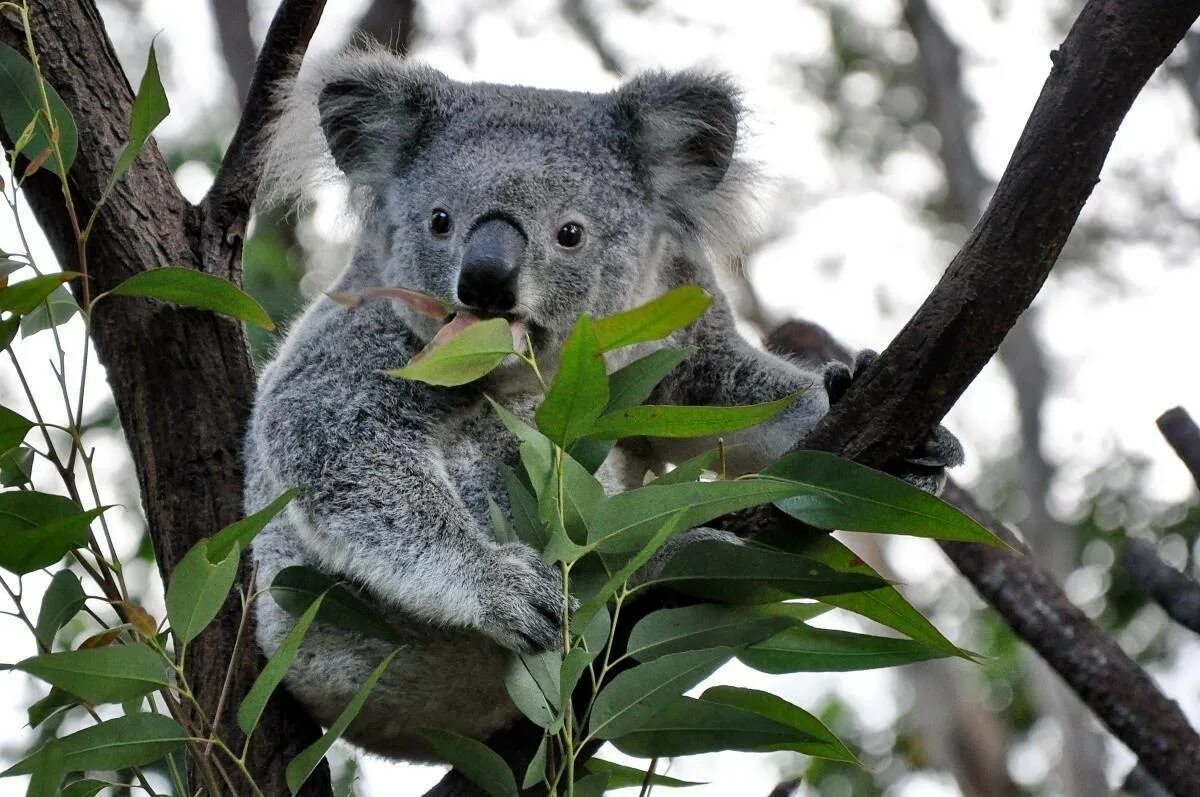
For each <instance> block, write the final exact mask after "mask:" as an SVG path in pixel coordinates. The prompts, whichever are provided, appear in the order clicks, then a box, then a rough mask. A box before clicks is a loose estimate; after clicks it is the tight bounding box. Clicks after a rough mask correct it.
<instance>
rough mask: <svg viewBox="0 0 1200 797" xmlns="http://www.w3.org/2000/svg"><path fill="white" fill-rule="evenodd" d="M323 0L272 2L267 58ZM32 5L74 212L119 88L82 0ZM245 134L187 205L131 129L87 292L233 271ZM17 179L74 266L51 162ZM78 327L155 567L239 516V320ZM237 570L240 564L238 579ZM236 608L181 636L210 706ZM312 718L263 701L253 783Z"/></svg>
mask: <svg viewBox="0 0 1200 797" xmlns="http://www.w3.org/2000/svg"><path fill="white" fill-rule="evenodd" d="M322 5H323V3H321V2H311V1H309V2H287V3H285V4H284V7H283V8H284V10H285V11H286V13H285V11H281V13H280V15H279V18H278V19H281V20H282V24H283V27H284V29H283V30H279V31H277V32H276V35H275V38H274V41H275V44H276V46H277V47H279V48H280V51H283V50H287V52H276V53H275V55H276V57H277V58H276V60H274V61H272V62H270V64H271V65H272V66H273V67H274V68H275V69H276V70H278V68H280V67H281V66H283V64H284V61H281V60H279V59H285V60H287V59H292V58H294V57H295V56H298V55H300V54H302V53H303V50H304V47H305V46H306V44H307V38H305V37H304V35H303V32H304V29H305V25H306V24H307V26H308V29H309V32H311V26H312V25H314V24H315V20H316V18H318V17H319V14H320V8H321V6H322ZM31 6H32V12H33V13H32V17H33V18H32V25H33V37H34V42H35V45H36V47H37V49H38V51H39V53H40V55H41V64H42V70H43V73H44V74H45V76H46V78H47V80H49V81H50V83H52V84H53V85H54V87H55V88H56V89H57V90H58V92H59V94H60V95H61V96H62V98H63V101H64V102H65V103H66V105H67V107H68V108H69V109H70V111H71V114H72V116H73V117H74V119H75V123H76V126H77V128H78V130H79V142H80V146H79V154H78V156H77V158H76V160H75V163H74V165H73V166H72V168H71V170H70V173H69V184H70V189H71V193H72V197H73V201H74V203H75V207H76V208H77V210H78V212H79V214H80V215H81V216H82V217H83V218H85V219H86V218H87V217H88V215H89V214H90V213H91V212H92V209H93V208H94V207H95V206H96V203H97V202H98V200H99V198H100V196H101V194H102V192H103V189H104V186H105V184H106V183H107V180H108V176H109V173H110V172H111V169H112V164H113V163H114V162H115V160H116V157H117V154H118V152H119V150H120V148H121V146H122V145H123V144H124V142H125V136H126V131H127V129H128V124H129V114H130V109H131V107H132V102H133V92H132V90H131V89H130V85H129V81H128V80H127V78H126V76H125V74H124V72H123V71H122V70H121V66H120V64H119V63H118V61H117V56H116V54H115V52H114V51H113V48H112V45H111V42H110V41H109V40H108V37H107V35H106V33H105V31H104V27H103V23H102V21H101V18H100V14H99V12H98V11H97V10H96V7H95V5H94V4H93V3H92V2H91V1H90V0H82V1H81V0H53V1H51V0H46V1H45V2H34V3H31ZM298 20H299V21H298ZM23 37H24V34H23V32H22V31H21V30H19V28H18V26H17V24H16V23H15V22H14V21H13V20H12V19H10V18H8V17H4V18H3V19H2V21H0V41H4V42H5V43H7V44H10V45H12V46H14V47H16V48H18V49H20V50H22V51H23V50H24V38H23ZM287 63H290V60H287ZM285 68H286V67H285ZM281 75H282V73H280V72H278V71H276V72H275V76H276V77H279V76H281ZM270 78H271V74H270V71H267V72H264V80H269V79H270ZM260 123H261V122H260ZM243 127H245V122H243ZM252 129H253V128H250V130H251V132H252ZM242 130H243V128H239V134H240V133H241V132H242ZM244 139H245V137H235V144H234V145H233V147H231V153H230V158H231V159H232V160H230V161H227V164H226V166H227V167H228V166H230V164H231V163H232V164H233V166H234V167H235V169H234V170H233V171H229V172H228V176H227V178H226V179H225V180H224V181H222V179H221V178H220V177H218V185H219V186H222V187H223V191H222V193H220V194H218V198H219V200H220V202H219V203H218V204H217V205H216V206H215V207H200V208H197V207H193V206H191V205H190V204H189V203H188V202H187V201H186V200H185V199H184V198H183V196H182V195H181V194H180V193H179V190H178V189H177V188H176V186H175V183H174V181H173V180H172V178H171V174H170V172H169V171H168V170H167V167H166V164H165V162H164V161H163V158H162V155H161V154H160V153H159V151H158V148H157V146H156V145H155V144H154V142H153V141H151V142H149V143H148V144H147V145H146V148H145V149H144V150H143V152H142V154H141V156H140V157H139V158H138V160H137V163H136V164H135V165H134V167H133V168H132V169H131V170H130V171H129V174H128V175H127V176H126V177H125V179H124V180H123V181H122V182H121V183H120V184H119V185H118V186H117V187H116V190H115V191H114V192H113V194H112V196H111V197H110V198H109V200H108V202H107V203H106V204H105V205H104V207H103V208H102V209H101V211H100V214H99V217H98V220H97V222H96V225H95V228H94V230H93V232H92V235H91V238H90V242H89V247H88V252H87V257H88V263H89V264H90V273H89V279H90V280H91V289H92V290H91V292H92V295H93V296H94V295H96V294H97V293H99V292H101V291H105V290H108V289H110V288H112V287H114V286H116V285H117V284H118V283H120V282H121V281H122V280H124V279H126V278H128V277H130V276H132V275H133V274H136V273H138V272H140V271H144V270H147V269H152V268H156V267H158V266H163V265H175V266H186V267H191V268H202V269H204V270H206V271H209V272H210V273H213V274H217V275H219V276H222V277H226V278H229V279H232V280H234V281H235V282H239V283H240V277H241V244H242V238H243V235H244V230H245V223H246V214H247V213H248V210H249V206H250V202H251V201H252V199H253V191H254V188H255V179H254V178H253V177H252V176H250V172H251V171H252V170H249V169H248V168H247V164H248V159H247V158H246V157H245V154H246V152H247V151H248V147H247V146H246V144H245V140H244ZM239 141H241V142H242V143H241V144H240V145H239V144H238V142H239ZM226 172H227V169H225V168H223V169H222V173H223V174H224V173H226ZM23 194H24V197H25V199H26V200H27V201H28V202H29V205H30V207H31V208H32V210H33V212H34V215H35V216H36V218H37V220H38V223H39V225H40V226H41V227H42V229H43V230H44V232H45V234H46V237H47V239H48V240H49V241H50V244H51V245H52V246H53V248H54V251H55V254H56V255H57V257H58V259H59V262H60V263H61V264H62V266H63V268H78V263H77V259H76V254H75V236H74V234H73V233H72V230H71V228H70V225H69V224H68V222H67V216H66V213H65V210H64V209H63V201H62V194H61V190H60V187H59V184H58V181H57V178H55V177H54V176H53V175H51V174H49V173H48V172H46V171H42V172H40V173H38V174H36V175H35V176H34V178H33V179H31V180H29V181H27V182H26V184H25V186H24V190H23ZM206 204H207V203H206ZM92 335H93V339H94V342H95V346H96V352H97V355H98V356H99V358H100V361H101V362H102V363H103V364H104V366H105V368H106V370H107V373H108V381H109V384H110V385H111V387H112V390H113V395H114V396H115V398H116V403H117V409H118V412H119V414H120V418H121V423H122V425H123V427H124V430H125V435H126V439H127V440H128V441H129V446H130V448H131V450H132V453H133V460H134V463H135V465H136V468H137V476H138V481H139V484H140V486H141V494H142V504H143V507H144V509H145V513H146V519H147V524H148V528H149V530H150V535H151V538H152V540H153V543H154V550H155V556H156V558H157V561H158V566H159V571H160V573H161V574H162V576H163V578H164V581H166V580H167V577H168V576H169V574H170V573H171V571H172V569H173V568H174V567H175V565H176V564H178V562H179V560H180V559H181V558H182V557H183V555H184V554H185V553H186V552H187V551H188V550H189V549H190V548H191V547H192V546H193V545H194V544H195V543H196V542H197V541H198V540H199V539H201V538H202V537H205V536H208V535H210V534H213V533H215V532H216V531H218V530H219V529H221V528H222V527H224V526H226V525H228V524H230V523H232V522H233V521H235V520H237V519H239V518H240V517H242V437H243V432H244V429H245V424H246V419H247V417H248V414H249V408H250V401H251V397H252V395H253V390H254V370H253V368H252V366H251V362H250V355H249V351H248V349H247V346H246V339H245V334H244V331H243V328H242V325H241V324H240V323H237V322H235V321H232V320H230V319H228V318H225V317H222V316H218V315H215V314H213V313H208V312H202V311H198V310H188V309H179V308H175V307H173V306H168V305H165V304H162V303H158V302H152V301H147V300H141V299H130V298H124V297H111V298H109V299H106V300H105V302H104V303H103V304H102V305H101V306H100V308H99V309H98V310H97V312H96V313H95V314H94V315H93V318H92ZM247 576H248V573H246V572H243V574H242V583H243V584H244V585H248V580H247ZM239 619H240V610H239V607H238V603H237V601H236V600H231V601H229V602H228V603H227V604H226V606H225V607H224V609H223V610H222V613H221V614H220V616H219V617H218V618H217V620H216V621H215V622H214V623H213V624H212V625H211V626H210V627H209V628H208V629H207V630H206V631H205V632H204V633H203V634H202V635H201V636H200V637H199V638H198V639H196V640H195V641H194V642H193V643H192V644H191V645H190V646H189V651H190V653H189V656H188V659H187V674H188V678H189V681H190V683H191V685H192V688H193V690H194V691H195V693H196V696H197V697H198V698H199V701H200V703H201V704H202V705H204V706H205V707H206V710H207V712H208V713H209V715H210V716H211V715H212V713H213V711H214V709H215V706H216V703H217V697H218V695H219V693H220V690H221V687H222V684H223V683H224V681H225V678H226V672H227V671H228V670H229V669H230V667H232V668H233V676H232V680H231V689H232V691H231V694H230V700H231V701H233V705H235V706H236V704H237V701H238V699H239V698H240V696H241V695H243V694H244V693H245V692H246V690H247V689H248V688H249V686H250V684H251V683H252V682H253V678H254V676H255V675H256V673H257V664H256V658H257V654H256V652H255V648H254V646H253V645H245V646H243V648H242V651H241V655H239V657H238V658H237V659H236V660H235V661H232V662H231V661H230V654H231V651H233V649H234V639H235V637H236V633H237V627H238V621H239ZM231 713H232V712H227V713H226V715H225V717H226V721H225V723H223V727H222V731H223V733H224V734H226V738H228V739H230V740H231V743H232V744H234V746H235V748H236V747H237V746H240V741H239V740H237V734H236V733H235V731H236V726H235V725H234V724H233V723H232V722H231V721H230V720H229V719H228V718H229V717H230V716H231ZM318 731H319V729H318V728H317V726H316V724H315V723H314V722H313V721H312V720H311V719H309V718H308V717H307V716H306V715H305V714H303V713H301V712H299V711H297V710H296V709H295V708H294V707H293V706H291V705H289V701H288V699H287V697H286V696H282V695H281V696H280V698H279V699H278V700H277V701H275V702H274V703H273V705H272V706H271V707H270V708H269V709H268V711H267V713H266V714H265V715H264V717H263V720H262V723H261V724H260V730H259V734H260V735H259V736H258V737H257V738H258V739H266V740H270V743H256V744H255V745H253V746H252V748H251V770H252V771H253V772H254V773H255V774H256V776H257V779H258V782H259V785H260V786H261V787H262V788H263V790H264V792H265V793H266V794H270V795H277V794H286V793H287V787H286V785H285V782H284V765H285V764H286V762H287V761H288V760H290V759H291V758H292V757H293V756H294V755H295V754H296V753H298V752H299V751H300V750H301V749H303V747H304V746H306V745H307V744H308V743H309V742H311V741H312V740H313V739H315V737H316V734H317V733H318ZM322 777H323V778H324V783H323V784H322ZM312 784H313V788H312V789H310V790H309V791H307V792H306V793H307V794H311V795H313V797H317V796H318V795H324V794H329V785H328V775H327V772H322V773H318V775H316V776H314V778H313V780H312ZM251 793H252V792H251V791H250V789H249V786H248V784H239V794H245V795H250V794H251Z"/></svg>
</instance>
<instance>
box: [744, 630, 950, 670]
mask: <svg viewBox="0 0 1200 797" xmlns="http://www.w3.org/2000/svg"><path fill="white" fill-rule="evenodd" d="M947 655H949V654H948V653H947V652H946V651H942V650H935V649H934V648H930V647H926V646H925V645H922V644H921V643H920V642H914V641H913V640H911V639H898V638H896V637H882V636H871V635H869V634H856V633H851V632H850V631H835V630H831V629H827V628H814V627H812V626H809V625H797V626H794V627H792V628H789V629H787V630H786V631H781V632H780V633H778V634H776V635H775V636H773V637H771V638H770V639H766V640H763V641H762V642H759V643H757V644H755V645H752V646H750V647H749V648H746V649H745V650H742V651H739V652H738V658H739V659H741V660H742V663H744V664H746V665H747V666H749V667H753V668H754V669H756V670H758V671H759V672H767V673H790V672H849V671H851V670H874V669H877V668H880V667H895V666H896V665H899V664H911V663H912V662H914V661H927V660H929V659H937V658H941V657H943V656H947Z"/></svg>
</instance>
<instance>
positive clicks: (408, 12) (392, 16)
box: [358, 0, 417, 55]
mask: <svg viewBox="0 0 1200 797" xmlns="http://www.w3.org/2000/svg"><path fill="white" fill-rule="evenodd" d="M358 30H359V31H360V32H361V33H365V34H366V35H368V36H370V37H371V38H373V39H375V40H376V41H378V42H379V43H380V44H383V45H384V46H386V47H387V48H388V49H390V50H393V51H394V52H396V53H399V54H400V55H407V54H408V49H409V48H410V47H411V46H412V42H413V39H414V38H415V37H416V34H417V0H373V1H372V3H371V5H369V6H367V10H366V11H365V12H364V13H363V15H362V17H361V18H360V19H359V20H358Z"/></svg>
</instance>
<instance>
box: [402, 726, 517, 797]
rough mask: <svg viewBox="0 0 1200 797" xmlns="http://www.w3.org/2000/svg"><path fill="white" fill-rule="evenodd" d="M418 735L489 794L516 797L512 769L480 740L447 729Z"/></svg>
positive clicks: (493, 796)
mask: <svg viewBox="0 0 1200 797" xmlns="http://www.w3.org/2000/svg"><path fill="white" fill-rule="evenodd" d="M421 735H422V736H424V737H425V741H427V742H429V744H430V745H431V746H432V747H433V749H434V750H436V751H437V752H438V755H440V756H441V757H442V758H443V759H445V760H446V761H448V762H449V763H450V766H452V767H454V768H455V769H456V770H458V771H459V772H461V773H462V774H463V775H464V776H465V777H466V778H467V779H468V780H470V781H471V782H472V783H474V784H475V785H476V786H478V787H479V788H481V789H483V790H484V791H485V792H487V793H488V794H490V795H491V796H492V797H517V781H516V779H515V778H514V777H513V773H512V770H511V769H509V768H508V764H506V763H505V761H504V759H503V758H501V757H500V756H499V755H498V754H497V753H495V752H494V751H493V750H491V749H490V748H489V747H488V746H487V745H485V744H484V743H483V742H477V741H475V740H474V739H470V738H467V737H466V736H461V735H459V734H457V733H451V732H450V731H441V730H427V731H422V732H421Z"/></svg>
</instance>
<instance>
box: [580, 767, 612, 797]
mask: <svg viewBox="0 0 1200 797" xmlns="http://www.w3.org/2000/svg"><path fill="white" fill-rule="evenodd" d="M606 789H608V773H606V772H597V773H595V774H594V775H588V776H587V777H585V778H580V779H579V780H577V781H575V787H574V790H573V793H574V795H575V797H604V792H605V790H606Z"/></svg>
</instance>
